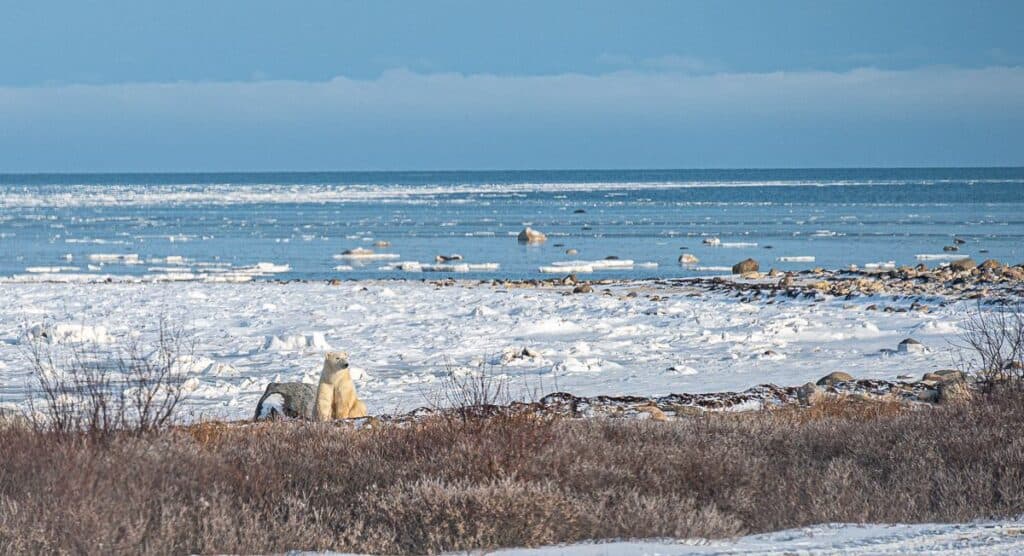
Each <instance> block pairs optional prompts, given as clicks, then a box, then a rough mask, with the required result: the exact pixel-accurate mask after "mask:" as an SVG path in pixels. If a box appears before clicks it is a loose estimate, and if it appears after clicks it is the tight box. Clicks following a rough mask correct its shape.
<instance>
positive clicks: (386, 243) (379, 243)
mask: <svg viewBox="0 0 1024 556" xmlns="http://www.w3.org/2000/svg"><path fill="white" fill-rule="evenodd" d="M373 246H374V247H379V248H381V249H383V248H385V247H391V242H390V241H384V240H381V241H377V242H374V244H373Z"/></svg>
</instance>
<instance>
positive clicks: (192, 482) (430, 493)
mask: <svg viewBox="0 0 1024 556" xmlns="http://www.w3.org/2000/svg"><path fill="white" fill-rule="evenodd" d="M1022 425H1024V399H1022V398H1021V397H1020V396H1019V394H1016V395H1013V394H998V393H997V394H993V395H992V396H990V397H988V398H985V399H984V401H982V402H978V403H972V404H967V405H963V406H951V407H945V408H939V409H933V410H923V411H896V410H894V409H893V408H891V407H889V406H886V405H878V406H870V405H864V404H853V403H849V404H843V403H839V402H837V404H836V405H834V406H831V407H827V408H824V407H823V408H821V409H820V410H817V412H815V411H804V412H802V413H801V412H793V411H774V412H758V413H752V414H746V415H722V414H715V415H707V416H702V417H695V418H691V419H686V420H682V421H673V422H649V421H614V420H603V421H558V420H550V419H538V418H535V417H530V416H512V417H492V418H488V419H469V420H463V419H454V420H453V419H442V418H436V419H432V420H429V421H426V422H422V423H419V424H416V425H412V426H404V427H401V426H386V427H380V428H374V429H364V430H351V429H350V428H348V427H344V426H338V425H335V424H331V423H298V422H276V423H260V424H254V425H241V424H223V423H204V424H200V425H196V426H193V427H187V428H177V429H170V430H165V431H164V432H162V433H159V434H154V435H146V436H141V437H140V436H137V435H131V434H124V435H121V436H118V437H116V438H114V439H113V440H108V441H104V442H97V441H95V440H93V439H91V438H90V437H89V436H88V435H85V434H83V435H81V436H80V437H78V438H77V439H70V440H69V439H68V438H67V437H66V436H65V437H63V440H62V441H61V442H55V441H54V438H55V436H54V435H53V434H52V433H46V432H45V431H43V432H41V431H38V430H32V429H31V428H28V427H19V426H6V427H0V553H138V552H143V553H155V554H165V553H166V554H179V553H210V552H235V553H255V552H261V553H266V552H282V551H287V550H292V549H304V550H326V549H333V550H341V551H352V552H375V553H423V552H429V553H437V552H442V551H448V550H469V549H486V548H495V547H501V546H534V545H541V544H549V543H559V542H574V541H580V540H584V539H603V538H643V537H728V536H733V535H737V534H743V533H756V532H764V531H771V530H778V529H783V528H790V527H798V526H803V525H808V524H813V523H821V522H834V521H839V522H922V521H967V520H972V519H977V518H989V517H1000V516H1010V515H1018V514H1020V513H1021V512H1024V435H1021V434H1019V431H1020V430H1021V426H1022Z"/></svg>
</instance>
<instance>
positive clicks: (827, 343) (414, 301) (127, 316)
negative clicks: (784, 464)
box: [0, 281, 973, 419]
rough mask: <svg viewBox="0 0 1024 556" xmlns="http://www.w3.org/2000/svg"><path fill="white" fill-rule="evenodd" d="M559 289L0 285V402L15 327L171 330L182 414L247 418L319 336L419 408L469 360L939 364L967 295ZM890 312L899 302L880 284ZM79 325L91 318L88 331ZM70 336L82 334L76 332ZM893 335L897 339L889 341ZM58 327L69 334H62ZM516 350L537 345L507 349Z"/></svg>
mask: <svg viewBox="0 0 1024 556" xmlns="http://www.w3.org/2000/svg"><path fill="white" fill-rule="evenodd" d="M605 288H607V289H609V290H610V293H609V294H603V293H602V292H601V291H598V292H595V293H593V294H578V295H572V294H570V293H569V292H570V291H571V288H564V287H563V288H557V287H543V288H532V287H519V286H513V285H489V284H479V283H469V282H460V283H455V284H454V285H450V286H445V287H441V286H438V285H436V284H434V283H429V282H415V281H398V282H396V281H359V282H342V283H340V284H337V285H328V284H325V283H302V282H292V283H285V284H281V283H273V282H255V283H248V284H203V283H161V284H117V283H114V284H75V283H72V284H49V283H31V284H15V283H2V284H0V298H2V299H5V300H7V302H6V303H5V304H4V306H3V307H2V308H0V379H2V380H0V384H2V386H0V403H3V404H6V405H17V404H20V403H23V402H24V400H25V397H26V394H27V391H26V386H27V384H28V381H29V369H28V365H27V362H26V360H25V358H24V350H23V349H21V348H22V347H23V346H22V344H23V342H24V335H25V333H26V332H27V331H28V330H29V329H31V328H32V327H33V326H51V327H52V326H57V325H65V329H67V325H81V326H83V327H85V328H84V331H85V332H87V331H89V330H93V331H94V330H95V329H96V328H97V327H100V328H104V329H105V331H104V332H105V333H106V334H108V335H109V338H110V341H112V342H116V341H117V338H119V337H124V336H125V335H127V334H133V333H141V334H142V335H143V337H146V335H148V334H152V333H153V331H154V329H155V326H156V323H157V322H158V321H159V319H160V318H166V319H167V320H169V321H170V322H172V323H176V324H179V325H182V326H184V327H185V328H186V329H188V330H190V331H191V333H192V335H193V336H194V339H195V340H196V345H197V350H196V351H197V353H196V354H195V358H194V360H192V361H189V362H188V365H187V368H188V372H189V374H190V376H189V380H188V382H187V387H188V390H189V398H188V404H187V409H188V410H189V411H190V412H191V413H190V417H191V418H194V419H195V418H232V419H237V418H247V417H249V416H251V412H252V408H253V407H254V404H255V401H256V400H257V399H258V397H259V396H260V394H261V393H262V391H263V388H264V387H265V385H266V384H267V383H268V382H271V381H279V382H280V381H307V382H314V381H315V380H316V378H317V375H318V373H319V370H320V366H321V363H322V356H323V352H324V351H325V350H326V349H330V348H335V349H345V350H347V351H349V353H350V354H351V356H352V362H353V365H354V366H356V367H358V368H361V369H362V370H364V371H365V373H364V375H363V376H362V378H361V379H360V380H359V381H358V383H357V385H358V388H359V390H360V395H361V396H362V397H363V398H364V399H365V400H366V402H367V404H368V405H369V407H370V408H371V412H372V413H386V412H401V411H408V410H410V409H413V408H415V407H417V406H420V405H424V404H425V403H426V401H427V399H428V397H429V396H430V395H431V393H432V392H434V391H436V389H437V388H439V383H440V382H442V380H441V379H442V378H443V377H444V376H445V374H446V373H448V372H472V371H474V370H476V369H480V368H482V367H489V368H490V369H491V371H492V372H493V373H494V374H496V375H498V376H502V377H507V378H508V379H509V381H510V384H511V386H512V389H513V391H517V392H519V393H520V394H521V395H522V396H527V395H528V394H536V393H537V392H542V393H546V392H553V391H555V390H562V391H569V392H573V393H575V394H578V395H598V394H609V395H618V394H637V395H663V394H668V393H678V392H714V391H737V390H743V389H746V388H748V387H750V386H753V385H756V384H763V383H769V382H771V383H776V384H790V385H793V384H802V383H804V382H807V381H808V380H814V379H817V378H819V377H820V376H822V375H824V374H826V373H828V372H831V371H836V370H842V371H845V372H849V373H851V374H853V375H854V376H857V377H859V378H880V379H889V380H892V379H896V378H898V377H900V376H904V375H918V376H920V374H922V373H924V372H928V371H934V370H936V369H941V368H947V367H949V366H950V365H951V363H952V358H951V355H952V354H951V344H950V342H951V340H953V339H954V338H955V337H956V335H957V333H958V331H959V328H958V324H957V323H958V322H961V321H962V320H963V319H964V318H965V317H966V314H967V311H968V310H969V309H970V307H971V306H972V305H973V304H972V303H971V302H969V301H957V302H951V303H948V304H944V305H943V304H936V305H933V306H932V307H931V308H930V310H929V311H927V312H925V311H919V310H907V311H903V310H899V311H891V312H889V311H881V310H878V311H875V310H870V305H874V304H878V303H880V298H879V296H872V297H868V296H863V297H858V298H856V299H853V300H845V299H843V298H840V297H830V296H816V297H814V298H806V297H798V298H795V299H792V298H784V297H780V298H778V299H776V300H774V301H772V302H770V303H769V302H767V301H754V302H744V301H741V300H739V299H737V298H735V297H734V296H732V295H729V294H725V293H710V292H708V291H705V290H702V289H700V288H696V287H694V286H692V285H690V286H687V285H665V286H658V285H656V284H652V283H649V282H622V283H616V284H612V285H607V286H601V287H600V289H601V290H603V289H605ZM886 299H888V301H885V302H886V303H888V304H889V305H891V306H894V307H898V308H899V309H908V308H910V306H911V301H910V300H907V299H903V300H900V299H897V298H886ZM90 327H91V328H90ZM85 332H83V334H84V333H85ZM906 337H914V338H916V339H918V340H920V341H921V342H923V344H924V347H925V349H924V350H923V351H921V352H915V353H891V352H888V351H883V350H894V349H895V348H896V345H897V344H898V343H899V342H900V341H901V340H903V339H904V338H906ZM72 339H73V338H72ZM523 347H529V348H531V350H535V351H536V352H538V353H539V355H538V356H537V357H528V358H508V357H506V354H508V353H511V352H515V351H517V350H519V351H521V350H522V348H523Z"/></svg>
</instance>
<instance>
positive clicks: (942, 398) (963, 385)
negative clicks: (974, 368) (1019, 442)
mask: <svg viewBox="0 0 1024 556" xmlns="http://www.w3.org/2000/svg"><path fill="white" fill-rule="evenodd" d="M938 390H939V403H944V404H961V403H966V402H969V401H971V399H972V398H974V391H973V390H971V386H970V385H969V384H967V381H966V380H951V381H949V382H940V383H939V388H938Z"/></svg>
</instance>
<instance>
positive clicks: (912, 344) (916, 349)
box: [896, 338, 925, 353]
mask: <svg viewBox="0 0 1024 556" xmlns="http://www.w3.org/2000/svg"><path fill="white" fill-rule="evenodd" d="M896 350H897V351H899V352H900V353H924V351H925V349H924V344H922V343H921V342H918V341H917V340H915V339H913V338H907V339H905V340H903V341H902V342H900V345H898V346H896Z"/></svg>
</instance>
